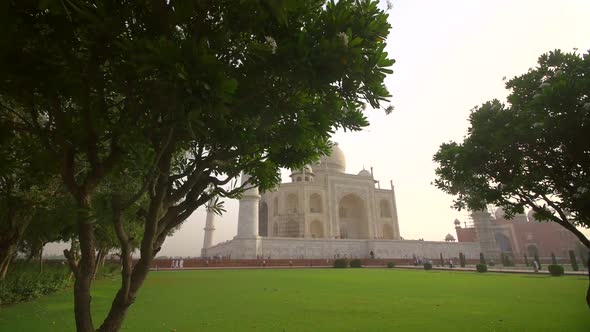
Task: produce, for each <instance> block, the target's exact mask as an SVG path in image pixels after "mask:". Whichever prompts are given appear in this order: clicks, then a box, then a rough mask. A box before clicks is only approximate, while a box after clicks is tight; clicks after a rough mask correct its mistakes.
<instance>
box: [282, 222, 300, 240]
mask: <svg viewBox="0 0 590 332" xmlns="http://www.w3.org/2000/svg"><path fill="white" fill-rule="evenodd" d="M285 226H286V227H285V230H286V233H287V234H286V235H287V237H299V223H298V222H296V221H295V220H289V221H287V224H286V225H285Z"/></svg>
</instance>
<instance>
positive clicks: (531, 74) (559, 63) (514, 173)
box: [434, 50, 590, 306]
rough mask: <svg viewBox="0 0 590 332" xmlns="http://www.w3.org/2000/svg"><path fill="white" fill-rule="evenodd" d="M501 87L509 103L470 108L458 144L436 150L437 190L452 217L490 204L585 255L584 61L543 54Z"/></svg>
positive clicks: (589, 81)
mask: <svg viewBox="0 0 590 332" xmlns="http://www.w3.org/2000/svg"><path fill="white" fill-rule="evenodd" d="M506 87H507V88H508V89H510V93H509V95H508V98H507V103H501V102H500V101H498V100H493V101H490V102H486V103H484V104H483V105H481V106H480V107H476V108H475V109H474V110H473V111H472V113H471V115H470V118H469V121H470V128H469V130H468V133H467V136H466V137H465V139H464V141H463V142H462V143H455V142H449V143H444V144H442V145H441V147H440V149H439V151H438V152H437V153H436V154H435V156H434V161H435V162H437V163H438V164H439V166H438V168H437V169H436V175H437V177H438V178H437V179H436V180H435V185H436V186H437V187H438V188H440V189H441V190H443V191H444V192H447V193H449V194H452V195H455V200H454V207H455V208H457V209H464V208H468V209H473V210H478V209H483V208H484V207H485V205H486V204H494V205H496V206H501V207H502V208H503V209H504V211H505V214H506V216H507V217H508V218H510V217H512V216H514V215H515V214H517V213H523V212H524V209H525V208H530V209H532V210H533V211H534V216H535V219H536V220H539V221H552V222H556V223H558V224H559V225H561V226H563V227H564V228H566V229H567V230H569V231H570V232H572V233H573V234H574V235H575V236H576V237H577V238H578V239H579V240H580V242H581V243H583V244H584V245H585V246H586V248H587V249H589V248H590V240H588V238H586V236H584V234H583V233H582V232H581V231H580V230H579V229H578V228H577V227H582V228H588V227H590V204H588V202H590V190H588V188H590V140H589V139H588V132H589V131H588V130H589V129H588V128H590V96H589V95H588V91H590V56H588V55H587V54H585V55H584V56H580V55H579V54H577V53H563V52H561V51H559V50H556V51H553V52H549V53H547V54H544V55H542V56H541V57H540V58H539V61H538V65H537V67H536V68H531V69H530V70H529V71H528V72H527V73H525V74H523V75H521V76H517V77H515V78H513V79H511V80H509V81H508V82H507V84H506ZM589 277H590V271H589ZM587 302H588V305H589V306H590V288H589V290H588V294H587Z"/></svg>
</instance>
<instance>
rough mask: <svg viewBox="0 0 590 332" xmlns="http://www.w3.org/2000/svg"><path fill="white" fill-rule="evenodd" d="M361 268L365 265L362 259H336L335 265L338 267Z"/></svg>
mask: <svg viewBox="0 0 590 332" xmlns="http://www.w3.org/2000/svg"><path fill="white" fill-rule="evenodd" d="M349 266H350V267H352V268H360V267H363V263H362V262H361V260H360V259H351V260H350V261H349V260H348V259H346V258H338V259H335V260H334V267H335V268H337V269H344V268H347V267H349Z"/></svg>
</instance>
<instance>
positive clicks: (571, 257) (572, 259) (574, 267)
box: [569, 250, 580, 271]
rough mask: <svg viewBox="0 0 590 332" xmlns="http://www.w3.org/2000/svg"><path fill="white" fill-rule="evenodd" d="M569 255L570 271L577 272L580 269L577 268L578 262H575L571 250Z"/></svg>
mask: <svg viewBox="0 0 590 332" xmlns="http://www.w3.org/2000/svg"><path fill="white" fill-rule="evenodd" d="M569 255H570V264H571V265H572V270H574V271H579V270H580V267H579V266H578V261H577V260H576V253H575V252H574V251H573V250H570V251H569Z"/></svg>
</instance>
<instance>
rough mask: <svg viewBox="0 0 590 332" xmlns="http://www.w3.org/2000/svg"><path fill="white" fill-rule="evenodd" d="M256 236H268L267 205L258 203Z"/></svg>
mask: <svg viewBox="0 0 590 332" xmlns="http://www.w3.org/2000/svg"><path fill="white" fill-rule="evenodd" d="M258 236H268V205H267V204H266V202H262V203H260V207H259V209H258Z"/></svg>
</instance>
